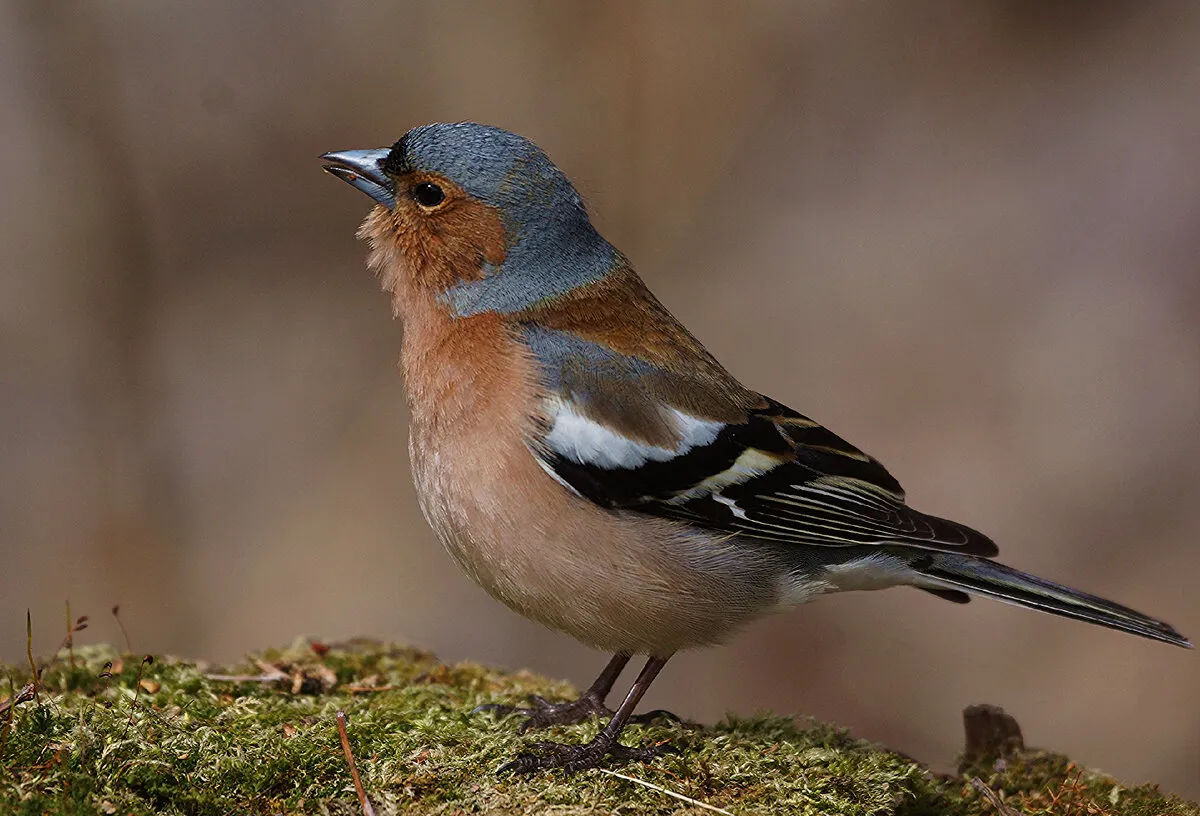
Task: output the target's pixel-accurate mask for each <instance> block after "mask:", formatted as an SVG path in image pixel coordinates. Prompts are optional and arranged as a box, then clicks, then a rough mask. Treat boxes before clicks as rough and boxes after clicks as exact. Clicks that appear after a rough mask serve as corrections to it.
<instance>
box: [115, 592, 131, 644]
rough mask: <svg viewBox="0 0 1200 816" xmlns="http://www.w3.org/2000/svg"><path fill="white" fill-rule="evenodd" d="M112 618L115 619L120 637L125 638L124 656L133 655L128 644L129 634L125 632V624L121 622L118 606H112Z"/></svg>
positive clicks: (119, 606)
mask: <svg viewBox="0 0 1200 816" xmlns="http://www.w3.org/2000/svg"><path fill="white" fill-rule="evenodd" d="M112 616H113V617H114V618H116V619H117V626H120V627H121V637H123V638H125V654H133V646H132V645H130V643H129V633H128V632H127V631H125V624H124V623H122V622H121V605H120V604H113V608H112Z"/></svg>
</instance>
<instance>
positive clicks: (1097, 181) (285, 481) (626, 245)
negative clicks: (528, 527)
mask: <svg viewBox="0 0 1200 816" xmlns="http://www.w3.org/2000/svg"><path fill="white" fill-rule="evenodd" d="M1197 54H1200V4H1193V3H1187V2H1183V0H1180V1H1179V2H1163V3H1160V2H1119V1H1117V0H1114V2H1108V3H1087V2H1055V3H1047V2H1043V1H1042V0H1024V1H1022V0H980V1H979V2H973V3H944V2H920V1H919V0H917V1H916V2H907V3H849V2H840V3H839V2H804V3H793V2H755V3H737V4H734V3H729V4H726V3H713V2H682V0H681V2H648V3H632V2H616V3H607V4H594V3H565V2H563V3H558V2H545V3H505V4H499V3H486V2H481V3H463V2H436V3H435V2H429V3H386V4H384V3H375V2H357V3H351V2H326V3H322V2H315V1H314V2H286V3H285V2H274V3H258V4H245V3H236V2H231V1H230V2H205V3H190V4H186V3H162V2H151V1H150V0H142V1H141V2H133V1H132V0H108V2H104V3H88V2H83V3H68V2H53V1H49V2H48V0H25V1H24V2H22V1H21V0H5V2H3V4H0V111H2V113H0V144H2V145H3V149H2V150H0V178H2V179H3V181H2V182H0V247H2V248H3V249H2V251H3V259H2V263H0V547H2V549H3V559H2V560H0V659H4V660H9V661H16V660H18V659H20V657H21V656H22V654H23V652H24V638H25V631H24V630H25V610H26V609H27V608H28V609H31V610H32V614H33V621H34V631H35V643H36V645H37V647H38V648H39V649H41V650H42V651H48V650H50V649H51V648H52V647H53V645H54V644H55V643H57V641H58V640H59V638H60V636H61V635H60V633H61V630H62V623H61V621H62V619H63V602H64V601H65V600H68V599H69V600H70V601H71V603H72V608H73V610H74V611H75V612H76V613H89V614H91V616H92V618H93V625H92V628H91V630H90V631H89V632H88V633H86V636H87V637H88V638H90V639H104V640H111V641H114V642H120V634H119V632H118V631H117V629H116V626H115V624H114V623H113V621H112V619H111V618H110V617H109V616H108V614H107V612H108V609H109V608H110V607H111V606H112V604H114V603H120V604H121V606H122V618H123V620H124V621H125V623H126V625H127V627H128V629H129V630H130V634H131V636H132V639H133V643H134V648H135V649H137V650H138V651H146V652H164V651H170V652H176V653H183V654H186V655H189V656H196V657H203V658H208V659H212V660H229V659H235V658H238V657H239V656H240V655H241V654H242V653H243V652H245V651H248V650H251V649H255V648H261V647H265V646H269V645H275V644H281V643H285V642H288V641H290V640H291V639H292V638H293V637H294V636H295V635H297V634H299V633H311V634H316V635H319V636H321V637H324V638H328V639H336V638H340V637H345V636H350V635H357V634H368V635H374V636H378V637H383V638H390V639H399V640H405V641H410V642H414V643H417V644H420V645H424V646H426V647H429V648H432V649H434V650H436V651H437V652H439V653H440V654H441V655H442V656H443V657H444V658H445V659H449V660H458V659H468V658H469V659H475V660H482V661H486V662H490V663H495V664H502V665H506V666H513V667H517V666H529V667H532V668H534V669H537V670H540V671H544V672H548V673H551V674H555V675H560V676H567V677H569V678H571V679H572V680H574V681H576V682H577V683H579V684H586V683H588V682H589V681H590V680H591V679H592V677H593V676H594V674H595V673H596V672H597V671H598V670H599V668H600V667H601V666H602V665H603V663H604V660H605V656H603V655H599V654H595V653H592V652H590V651H589V650H587V649H585V648H583V647H581V646H578V645H576V644H574V643H573V642H571V641H570V640H569V639H567V638H566V637H564V636H560V635H557V634H554V633H550V632H547V631H544V630H542V629H540V628H539V627H537V626H536V625H534V624H531V623H528V622H526V621H524V620H523V619H521V618H519V617H518V616H516V615H515V614H513V613H510V612H508V611H507V610H506V609H504V608H502V607H500V606H499V605H498V604H497V603H495V602H493V601H492V600H491V599H490V598H488V597H487V596H486V595H485V594H484V593H483V592H482V591H480V590H478V589H477V588H476V587H474V586H473V585H472V584H470V582H469V581H468V580H467V579H466V578H464V577H463V576H461V575H460V574H459V573H458V572H456V570H455V568H454V567H453V565H452V564H451V563H450V561H449V559H448V558H447V557H446V556H445V555H444V554H443V552H442V551H441V549H440V547H439V546H438V545H437V543H436V542H435V541H434V539H433V537H432V535H431V534H430V532H429V531H428V530H427V529H426V526H425V524H424V523H423V521H422V520H421V518H420V515H419V512H418V510H417V507H416V503H415V501H414V496H413V489H412V486H411V484H410V480H409V473H408V462H407V455H406V450H405V446H406V429H405V425H406V414H405V407H404V398H403V390H402V382H401V379H400V375H399V373H398V371H397V369H396V360H397V356H398V352H399V347H400V340H401V333H402V327H401V326H400V325H399V324H398V323H396V322H394V321H392V320H391V319H390V311H389V305H388V302H387V299H386V297H385V296H384V295H383V294H382V293H380V292H379V291H378V287H377V285H376V283H375V282H374V281H373V280H372V279H371V276H370V275H369V273H368V272H367V271H366V269H365V268H364V265H363V258H364V253H365V249H364V247H363V246H362V245H360V244H358V243H356V242H355V241H354V238H353V233H354V229H355V227H356V226H357V224H358V222H359V221H360V220H361V218H362V217H363V216H364V214H365V213H366V212H367V209H368V201H367V200H366V199H365V198H364V197H363V196H361V195H359V194H357V193H355V192H354V191H353V190H351V189H350V188H348V187H347V186H346V185H344V184H341V183H340V182H338V181H336V180H335V179H333V178H330V177H329V176H326V175H325V174H323V173H322V172H321V171H320V163H319V162H318V161H317V158H316V157H317V155H318V154H320V153H322V152H324V151H326V150H332V149H343V148H351V147H376V146H384V145H387V144H390V143H391V142H392V141H393V140H394V139H396V138H397V137H398V136H399V135H400V134H401V133H403V132H404V131H405V130H406V129H408V128H409V127H411V126H414V125H417V124H421V123H425V122H429V121H437V120H440V121H453V120H461V119H473V120H477V121H482V122H487V123H491V124H496V125H500V126H503V127H506V128H509V129H512V130H515V131H518V132H520V133H523V134H525V135H528V136H529V137H531V138H533V139H535V140H536V141H537V142H539V143H540V144H541V145H542V146H543V147H544V148H545V149H546V150H547V151H548V152H549V153H550V155H551V156H552V157H553V158H554V159H555V160H556V161H557V162H558V163H559V164H560V165H561V166H562V167H563V168H564V169H565V170H566V171H567V172H568V173H569V174H570V175H571V176H572V177H573V178H574V179H575V181H576V182H577V184H578V186H579V188H580V190H581V191H582V192H583V194H584V195H585V197H586V199H587V200H588V201H589V203H590V207H591V209H592V211H593V212H594V215H595V219H596V221H597V222H598V224H599V226H600V228H601V230H602V232H603V233H604V234H605V235H606V236H607V237H608V238H609V239H610V240H612V241H613V242H614V243H615V244H616V245H618V246H619V247H621V248H622V249H623V251H624V252H625V253H626V254H628V255H629V256H630V257H631V258H632V259H633V261H634V263H635V265H636V266H637V268H638V269H639V270H640V271H641V272H642V274H643V276H644V277H645V278H646V279H647V280H648V281H649V282H650V284H651V285H652V287H653V288H654V289H655V291H656V292H657V293H658V294H659V295H660V297H661V298H662V299H663V300H664V301H665V302H666V303H667V304H668V305H669V306H670V307H671V308H672V309H673V310H674V311H675V312H676V314H678V315H679V316H680V317H681V318H682V319H683V320H684V321H685V322H686V323H687V324H688V325H689V326H691V327H692V328H693V329H694V331H695V332H696V334H697V335H699V336H700V337H701V338H702V339H703V340H704V341H705V342H706V343H707V344H708V345H709V347H710V348H711V349H712V351H713V352H714V353H715V354H716V355H717V356H718V357H719V358H720V359H721V360H722V361H724V362H725V363H726V364H727V366H728V367H729V368H730V369H731V370H732V371H734V372H735V373H737V374H738V375H739V376H740V377H741V378H742V379H743V380H744V381H745V382H746V383H748V384H749V385H751V386H753V387H757V388H759V389H760V390H763V391H768V392H769V393H771V394H772V395H773V396H775V397H777V398H779V399H781V400H782V401H784V402H786V403H789V404H791V405H793V406H795V407H796V408H798V409H800V410H802V411H804V412H805V413H808V414H810V415H812V416H814V417H815V418H817V419H819V420H821V421H823V422H825V423H826V424H829V425H830V426H832V427H833V428H834V429H835V430H836V431H838V432H839V433H841V434H843V435H844V436H846V437H848V438H849V439H851V440H852V441H854V442H856V443H857V444H858V445H860V446H862V447H863V448H865V449H866V450H868V451H869V452H871V453H873V454H875V455H876V456H879V457H880V458H882V459H883V461H884V462H885V463H886V464H887V465H888V466H889V468H890V469H891V470H892V471H893V473H895V474H896V475H897V476H898V477H899V478H900V479H901V481H902V482H903V483H904V484H905V485H906V486H907V487H908V489H909V493H910V498H911V499H912V501H913V503H914V504H915V505H916V506H918V507H921V508H924V509H927V510H929V511H931V512H935V513H939V514H943V515H949V516H952V517H954V518H957V519H960V520H962V521H964V522H966V523H969V524H971V525H974V526H976V527H979V528H981V529H983V530H985V531H987V532H989V533H990V534H991V535H992V536H993V537H995V538H996V540H997V541H999V542H1000V543H1001V546H1002V550H1003V555H1004V559H1005V560H1006V561H1008V562H1009V563H1012V564H1014V565H1017V566H1020V567H1023V568H1027V569H1030V570H1033V571H1036V572H1038V573H1041V574H1044V575H1046V576H1048V577H1053V578H1057V579H1060V580H1063V581H1066V582H1069V583H1072V584H1074V585H1076V586H1079V587H1082V588H1085V589H1089V590H1092V591H1095V592H1098V593H1100V594H1103V595H1106V596H1109V597H1112V598H1116V599H1119V600H1121V601H1123V602H1126V603H1128V604H1130V605H1132V606H1134V607H1137V608H1143V609H1146V610H1148V611H1150V612H1153V613H1155V614H1158V615H1161V616H1162V617H1164V618H1166V619H1167V620H1170V621H1172V622H1173V623H1175V624H1176V625H1177V626H1178V627H1179V628H1180V629H1181V630H1183V631H1184V632H1185V633H1187V634H1191V635H1193V636H1197V635H1200V600H1198V598H1197V592H1196V587H1197V584H1198V582H1200V562H1198V559H1197V552H1198V547H1200V104H1198V100H1200V59H1198V58H1197ZM1198 691H1200V657H1198V656H1197V655H1196V654H1194V653H1187V652H1184V651H1183V650H1179V649H1173V648H1170V647H1167V646H1164V645H1161V644H1155V643H1150V642H1144V641H1140V640H1137V639H1134V638H1131V637H1128V636H1124V635H1120V634H1117V633H1113V632H1109V631H1107V630H1102V629H1099V628H1093V627H1088V626H1084V625H1081V624H1078V623H1073V622H1069V621H1062V620H1058V619H1053V618H1050V617H1048V616H1042V615H1037V614H1033V613H1030V612H1026V611H1020V610H1014V609H1011V608H1007V607H1004V606H1001V605H999V604H995V603H989V602H987V601H977V602H976V603H973V604H971V605H970V606H969V607H965V608H963V607H954V606H951V605H949V604H946V603H944V602H941V601H939V600H937V599H935V598H933V597H931V596H928V595H925V594H924V593H918V592H914V591H909V590H893V591H891V592H886V593H856V594H853V595H848V596H844V597H838V598H831V599H826V600H822V601H820V602H819V603H817V604H814V605H812V606H809V607H807V608H802V609H800V610H796V611H794V612H792V613H790V614H787V615H783V616H779V617H776V618H774V619H771V620H768V621H765V622H762V623H759V624H757V625H755V626H754V627H752V628H751V629H749V630H748V631H747V632H746V633H745V634H743V635H742V636H741V637H739V638H738V639H736V640H735V641H734V642H733V643H731V644H730V645H729V646H727V647H724V648H720V649H713V650H708V651H705V652H701V653H694V654H686V655H682V656H680V657H678V658H677V659H676V660H674V661H673V662H672V664H671V665H670V666H669V667H668V669H667V671H666V672H665V673H664V675H663V676H662V678H661V680H660V681H659V682H658V683H657V684H656V686H655V688H654V690H653V692H652V693H651V695H650V699H649V700H648V703H647V704H648V705H650V706H666V707H670V708H671V709H673V710H675V711H676V712H678V713H680V714H682V715H685V716H689V717H695V718H699V719H702V720H713V719H716V718H718V717H720V716H721V715H722V714H723V713H724V712H725V711H726V710H730V711H735V712H743V713H749V712H753V711H755V710H758V709H762V708H768V707H769V708H772V709H776V710H779V711H783V712H802V713H805V714H811V715H815V716H817V717H820V718H822V719H827V720H832V721H836V722H838V723H841V724H843V725H845V726H848V727H851V728H853V729H854V731H855V732H856V733H857V734H859V735H862V736H864V737H868V738H871V739H875V740H880V741H883V742H886V743H887V744H889V745H891V746H893V747H895V748H897V749H901V750H904V751H906V752H908V753H910V754H912V755H913V756H915V757H918V758H920V759H922V760H925V761H927V762H930V763H932V764H934V765H935V766H936V767H946V766H948V765H949V764H950V763H951V762H952V760H953V757H954V755H955V754H956V752H957V751H958V750H959V749H960V746H961V731H960V728H961V726H960V719H959V717H960V713H959V712H960V710H961V708H962V707H963V706H965V705H967V704H970V703H975V702H984V701H986V702H991V703H996V704H1001V705H1004V706H1006V707H1007V708H1008V709H1010V710H1011V711H1012V712H1013V713H1014V714H1015V715H1016V716H1017V717H1018V719H1019V720H1020V721H1021V722H1022V723H1023V725H1024V727H1025V731H1026V736H1027V738H1028V740H1029V741H1030V742H1032V743H1034V744H1039V745H1044V746H1047V747H1053V748H1056V749H1060V750H1065V751H1068V752H1070V753H1071V754H1072V755H1074V756H1075V757H1076V758H1077V759H1079V760H1081V761H1083V762H1086V763H1088V764H1091V765H1095V766H1099V767H1101V768H1104V769H1106V770H1109V771H1111V772H1114V773H1116V774H1119V775H1121V776H1122V777H1124V778H1125V779H1126V780H1129V781H1134V782H1136V781H1140V780H1146V779H1153V780H1156V781H1159V782H1161V783H1163V785H1164V786H1165V787H1166V788H1167V789H1171V790H1175V791H1177V792H1180V793H1183V794H1186V795H1190V796H1192V797H1200V760H1198V759H1197V757H1200V694H1198V693H1197V692H1198Z"/></svg>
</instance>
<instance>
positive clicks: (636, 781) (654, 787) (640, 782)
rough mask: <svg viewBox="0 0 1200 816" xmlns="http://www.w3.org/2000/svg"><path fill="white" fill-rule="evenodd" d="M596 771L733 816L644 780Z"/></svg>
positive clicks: (696, 805) (605, 771)
mask: <svg viewBox="0 0 1200 816" xmlns="http://www.w3.org/2000/svg"><path fill="white" fill-rule="evenodd" d="M596 770H598V771H600V773H604V774H608V775H609V776H615V777H616V778H617V779H624V780H625V781H626V782H633V783H634V784H636V785H642V786H643V787H647V788H650V790H656V791H658V792H659V793H665V794H666V795H667V796H670V797H672V798H673V799H678V800H679V801H680V802H687V803H688V804H689V805H693V806H694V807H698V808H702V809H704V810H711V811H712V812H713V813H722V814H724V816H733V814H732V813H730V812H729V811H728V810H724V809H723V808H719V807H717V806H716V805H710V804H708V803H707V802H701V801H700V800H699V799H693V798H691V797H690V796H684V795H683V794H682V793H676V792H675V791H673V790H668V789H666V788H664V787H662V786H660V785H655V784H654V783H653V782H647V781H646V780H645V779H638V778H636V777H633V776H626V775H625V774H620V773H617V772H616V771H610V770H609V769H608V768H597V769H596Z"/></svg>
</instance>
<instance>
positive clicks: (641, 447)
mask: <svg viewBox="0 0 1200 816" xmlns="http://www.w3.org/2000/svg"><path fill="white" fill-rule="evenodd" d="M557 407H558V410H557V412H556V413H555V415H554V427H552V428H551V429H550V433H549V434H547V435H546V445H547V446H549V448H550V449H551V450H553V451H554V452H555V453H557V454H559V455H560V456H564V457H566V458H567V459H570V460H571V461H573V462H578V463H579V464H581V465H592V466H594V467H600V468H605V469H606V470H617V469H624V470H632V469H633V468H637V467H641V466H642V465H644V464H646V463H647V462H666V461H669V460H671V459H674V458H675V457H676V456H679V455H681V454H684V453H687V452H688V451H689V450H691V449H692V448H695V447H700V446H702V445H707V444H709V443H711V442H712V441H713V440H714V439H716V438H717V434H719V433H720V432H721V429H722V428H724V427H725V425H724V424H723V423H720V422H711V421H709V420H705V419H697V418H696V417H694V416H691V415H690V414H685V413H683V412H682V411H678V410H675V409H673V408H671V409H668V410H669V411H670V414H669V416H671V418H672V419H674V421H675V424H676V427H677V428H678V429H679V435H680V441H679V444H678V445H676V446H675V447H674V448H664V447H659V446H658V445H647V444H645V443H643V442H638V441H636V440H633V439H630V438H629V437H627V436H624V435H623V434H621V433H619V432H617V431H614V430H613V429H612V428H609V427H606V426H604V425H601V424H600V423H598V422H596V421H595V420H592V419H589V418H588V417H585V416H583V415H582V414H579V413H578V412H577V411H576V410H575V407H574V406H573V405H572V404H571V403H569V402H559V403H558V405H557Z"/></svg>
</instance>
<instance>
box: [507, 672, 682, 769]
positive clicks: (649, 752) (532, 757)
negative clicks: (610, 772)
mask: <svg viewBox="0 0 1200 816" xmlns="http://www.w3.org/2000/svg"><path fill="white" fill-rule="evenodd" d="M618 657H620V655H618ZM625 659H626V661H628V657H626V658H625ZM668 659H669V658H667V657H652V658H650V659H649V660H648V661H646V665H645V667H644V668H643V669H642V671H641V673H640V674H638V676H637V680H634V681H633V686H632V687H631V688H630V689H629V694H627V695H625V700H624V701H623V702H622V703H621V707H620V708H618V709H617V711H616V713H615V714H613V716H612V719H610V720H609V721H608V724H607V725H605V726H604V728H602V729H600V733H599V734H597V735H596V736H595V738H593V739H592V741H591V742H587V743H584V744H582V745H563V744H562V743H558V742H535V743H533V744H532V745H531V746H530V747H531V748H533V749H534V750H536V751H538V752H539V753H536V754H521V755H520V756H518V757H517V758H516V759H514V760H513V761H512V762H509V763H507V764H505V765H504V766H502V767H501V768H500V773H504V772H506V771H512V772H514V773H522V774H525V773H533V772H535V771H541V770H546V769H549V768H562V769H563V770H564V771H567V772H568V773H572V772H574V771H582V770H585V769H587V768H598V767H600V766H601V765H605V764H614V765H620V764H622V763H625V762H638V761H645V760H650V759H654V758H655V757H656V756H658V755H659V754H662V753H664V752H667V751H673V750H675V749H674V748H672V747H671V746H670V745H668V744H666V743H662V744H660V745H647V746H639V747H636V748H634V747H630V746H628V745H622V744H621V743H620V742H619V739H620V737H621V732H622V731H623V730H625V726H626V725H627V724H628V723H629V720H630V717H631V716H632V714H633V709H634V708H635V707H636V706H637V704H638V702H640V701H641V699H642V695H644V694H645V693H646V689H648V688H649V687H650V684H651V683H652V682H654V678H655V677H657V676H658V673H659V671H661V670H662V667H663V666H665V665H666V664H667V660H668ZM614 662H615V658H614ZM609 666H610V667H611V666H612V664H611V663H610V664H609ZM606 671H607V670H606ZM614 679H615V678H614Z"/></svg>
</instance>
